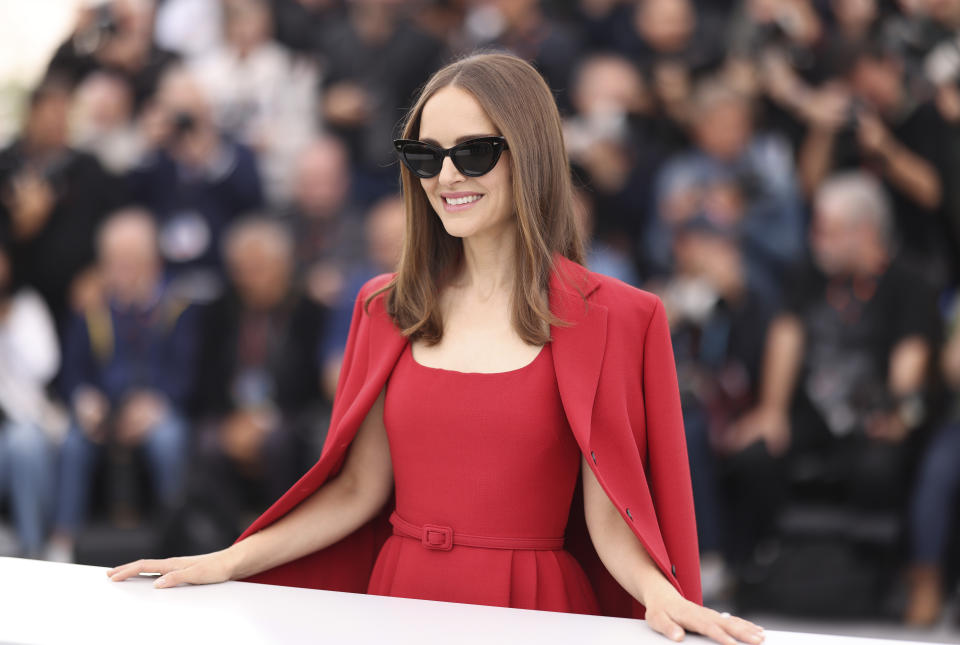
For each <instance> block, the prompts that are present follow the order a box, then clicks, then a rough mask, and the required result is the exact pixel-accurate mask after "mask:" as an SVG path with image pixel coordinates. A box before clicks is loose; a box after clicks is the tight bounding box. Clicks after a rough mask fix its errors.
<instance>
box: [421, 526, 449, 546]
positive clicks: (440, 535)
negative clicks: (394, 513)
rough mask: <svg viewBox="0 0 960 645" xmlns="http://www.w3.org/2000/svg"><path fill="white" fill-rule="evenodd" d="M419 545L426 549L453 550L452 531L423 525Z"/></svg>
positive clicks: (446, 528)
mask: <svg viewBox="0 0 960 645" xmlns="http://www.w3.org/2000/svg"><path fill="white" fill-rule="evenodd" d="M420 543H421V544H422V545H423V546H424V547H425V548H428V549H437V550H440V551H449V550H450V549H452V548H453V529H452V528H450V527H449V526H441V525H439V524H424V525H423V535H422V536H421V537H420Z"/></svg>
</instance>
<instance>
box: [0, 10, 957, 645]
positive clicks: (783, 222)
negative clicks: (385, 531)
mask: <svg viewBox="0 0 960 645" xmlns="http://www.w3.org/2000/svg"><path fill="white" fill-rule="evenodd" d="M0 14H2V15H0V42H2V43H3V45H2V51H3V56H2V57H0V417H2V425H0V554H6V555H19V556H23V557H31V558H43V559H50V560H57V561H68V562H79V563H87V564H97V565H109V566H114V565H116V564H118V563H120V562H124V561H127V560H130V559H135V558H139V557H148V556H151V555H152V556H156V557H164V556H168V555H179V554H184V553H191V552H194V553H195V552H205V551H209V550H215V549H219V548H223V547H225V546H228V545H229V544H230V543H232V541H233V540H234V539H235V538H236V536H237V535H238V534H239V533H240V532H241V531H242V530H243V529H244V528H246V526H247V525H248V523H249V522H250V521H251V520H252V519H253V518H255V517H256V516H257V515H258V514H259V513H261V512H262V511H263V510H264V509H265V508H266V507H267V506H268V505H269V504H270V503H271V502H272V501H274V500H275V499H276V498H277V497H279V496H280V494H282V493H283V492H284V491H285V490H286V489H287V488H288V487H289V486H290V485H291V484H293V482H295V481H296V480H297V479H298V478H299V477H300V475H301V474H302V473H303V472H305V471H306V470H307V469H308V468H309V467H310V465H312V464H313V463H314V462H315V460H316V459H317V457H318V456H319V454H320V451H321V449H322V447H323V442H324V436H325V433H326V428H327V423H328V419H329V412H330V404H331V400H332V396H333V392H334V389H335V386H336V380H337V374H338V370H339V363H340V360H341V354H342V351H343V346H344V343H345V339H346V333H347V329H348V327H349V322H350V315H351V308H352V303H353V300H354V297H355V295H356V293H357V290H358V289H359V287H360V285H361V284H363V282H364V281H365V280H366V279H368V278H369V277H371V276H373V275H376V274H378V273H380V272H383V271H389V270H391V269H392V268H393V267H394V265H395V263H396V261H397V259H398V253H399V249H400V245H401V236H402V234H403V227H404V213H403V206H402V202H401V201H400V199H399V181H398V177H399V173H398V166H397V162H396V160H395V158H394V157H393V156H392V155H393V153H392V146H391V139H392V138H393V137H394V136H396V135H397V133H398V126H399V123H400V120H401V119H402V117H403V115H404V113H405V110H406V108H408V107H409V106H410V105H411V104H412V102H413V99H414V96H415V94H416V91H417V89H418V88H419V86H420V85H421V84H422V83H424V82H425V81H426V79H427V78H428V76H429V75H430V73H431V72H433V71H434V70H435V69H437V68H438V67H439V66H441V65H443V64H444V63H445V62H447V61H449V60H451V59H452V58H453V57H456V56H459V55H462V54H464V53H469V52H472V51H475V50H477V49H479V48H483V49H487V50H493V49H497V50H509V51H512V52H514V53H516V54H518V55H520V56H523V57H524V58H526V59H528V60H530V61H531V62H533V63H534V64H535V65H536V66H537V68H538V69H539V70H540V71H541V72H542V73H543V75H544V76H545V77H546V79H547V80H548V82H549V84H550V86H551V87H552V89H553V90H554V93H555V96H556V100H557V103H558V105H559V107H560V110H561V113H562V115H563V117H564V124H565V126H564V127H565V137H566V144H567V149H568V152H569V155H570V159H571V161H572V164H573V168H574V174H575V178H574V179H575V185H576V200H577V206H578V209H577V210H578V216H579V218H580V223H581V224H582V226H583V230H584V233H585V235H586V236H587V239H588V240H589V265H590V267H591V268H592V269H594V270H596V271H599V272H602V273H605V274H608V275H611V276H614V277H617V278H619V279H622V280H624V281H626V282H629V283H631V284H633V285H636V286H638V287H641V288H644V289H648V290H651V291H654V292H656V293H657V294H658V295H660V296H661V298H663V300H664V303H665V305H666V307H667V310H668V317H669V319H670V322H671V326H672V332H673V344H674V351H675V354H676V360H677V370H678V375H679V379H680V387H681V396H682V403H683V408H684V420H685V426H686V433H687V446H688V451H689V455H690V461H691V470H692V474H693V484H694V495H695V502H696V510H697V523H698V528H699V531H700V547H701V559H702V574H703V575H702V577H703V586H704V595H705V602H706V603H707V604H709V605H711V606H713V607H716V608H728V609H730V610H732V611H737V612H738V613H741V614H743V615H745V616H748V617H751V618H754V619H757V620H760V621H761V622H762V623H763V624H764V625H765V626H766V627H768V628H774V629H776V628H779V629H795V630H802V631H829V632H835V633H849V634H866V635H880V636H886V637H894V638H896V637H903V638H911V639H915V640H930V641H941V642H956V640H957V638H958V637H960V601H958V578H960V535H958V534H960V526H958V525H960V522H958V521H957V519H958V517H960V499H958V494H957V493H958V489H960V301H958V300H957V285H958V283H960V253H958V250H960V186H958V182H956V181H955V178H956V176H957V172H958V170H960V0H711V1H707V0H565V1H563V0H557V1H546V0H543V1H538V0H409V1H401V0H340V1H338V0H111V1H109V2H89V1H87V0H45V1H44V2H37V3H20V2H18V3H11V2H8V3H5V4H4V6H3V8H2V9H0Z"/></svg>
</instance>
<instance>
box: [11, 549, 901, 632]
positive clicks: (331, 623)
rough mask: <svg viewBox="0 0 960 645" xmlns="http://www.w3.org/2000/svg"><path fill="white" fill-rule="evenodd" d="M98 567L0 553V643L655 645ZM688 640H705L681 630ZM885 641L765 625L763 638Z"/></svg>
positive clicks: (502, 616) (424, 605)
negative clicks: (168, 582) (171, 582)
mask: <svg viewBox="0 0 960 645" xmlns="http://www.w3.org/2000/svg"><path fill="white" fill-rule="evenodd" d="M105 571H106V569H105V568H103V567H90V566H83V565H74V564H59V563H53V562H43V561H38V560H25V559H19V558H0V643H4V644H5V643H36V644H47V643H58V644H59V643H71V644H74V645H83V644H85V643H95V644H97V645H110V644H113V643H118V644H120V643H122V644H123V645H130V644H134V645H142V644H147V643H164V644H165V645H179V644H181V643H194V642H196V643H225V644H228V645H241V644H246V643H251V644H253V643H256V644H263V643H282V644H288V643H320V642H322V643H332V644H337V645H340V644H353V643H357V644H361V645H365V644H368V643H369V644H374V643H375V644H377V645H380V644H382V643H390V644H391V645H400V644H406V643H410V644H411V645H414V644H415V645H427V644H430V643H441V644H443V645H459V644H466V645H470V644H473V643H477V644H479V643H483V644H484V645H490V644H491V643H493V644H496V645H512V644H514V643H516V644H520V643H523V644H528V643H544V644H549V645H560V644H571V645H573V644H576V645H592V644H594V643H603V644H605V645H607V644H608V645H620V644H621V643H622V644H624V645H626V644H627V643H629V644H630V645H665V644H666V643H671V642H673V641H670V640H668V639H667V638H665V637H663V636H661V635H660V634H658V633H656V632H654V631H653V630H652V629H650V628H649V627H648V626H647V624H646V622H645V621H642V620H632V619H626V618H610V617H605V616H584V615H580V614H564V613H558V612H549V611H532V610H526V609H504V608H500V607H486V606H482V605H467V604H460V603H451V602H437V601H429V600H411V599H408V598H390V597H386V596H372V595H371V596H368V595H366V594H352V593H341V592H335V591H317V590H313V589H299V588H293V587H282V586H276V585H261V584H253V583H247V582H227V583H223V584H217V585H200V586H192V585H182V586H179V587H175V588H173V589H155V588H154V587H153V580H154V577H147V576H140V577H137V578H133V579H128V580H126V581H124V582H112V581H111V580H110V579H109V578H107V575H106V573H105ZM684 642H685V643H689V644H690V645H702V644H704V643H713V641H710V640H708V639H706V638H704V637H702V636H699V635H693V634H688V635H687V636H686V638H685V639H684ZM906 642H907V641H889V640H877V639H866V638H852V637H842V636H824V635H814V634H804V633H798V632H785V631H769V630H768V631H767V638H766V641H765V643H766V644H767V645H801V644H802V645H881V644H890V645H892V644H893V643H899V644H903V643H906Z"/></svg>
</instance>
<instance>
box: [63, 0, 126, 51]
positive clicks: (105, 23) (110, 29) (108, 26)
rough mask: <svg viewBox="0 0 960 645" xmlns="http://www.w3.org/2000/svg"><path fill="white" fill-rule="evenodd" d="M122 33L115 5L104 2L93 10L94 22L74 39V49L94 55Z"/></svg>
mask: <svg viewBox="0 0 960 645" xmlns="http://www.w3.org/2000/svg"><path fill="white" fill-rule="evenodd" d="M119 32H120V22H119V20H117V15H116V13H114V10H113V5H112V4H111V3H110V2H104V3H102V4H99V5H97V7H96V8H95V9H94V10H93V20H92V21H91V23H90V26H88V27H87V28H86V29H84V30H83V31H81V32H79V33H77V35H76V36H75V37H74V47H75V48H76V50H77V51H78V52H79V53H80V54H86V55H89V54H92V53H93V52H95V51H97V50H98V49H99V48H100V47H101V46H103V44H104V43H105V42H107V41H108V40H110V39H111V38H113V37H114V36H116V35H117V34H118V33H119Z"/></svg>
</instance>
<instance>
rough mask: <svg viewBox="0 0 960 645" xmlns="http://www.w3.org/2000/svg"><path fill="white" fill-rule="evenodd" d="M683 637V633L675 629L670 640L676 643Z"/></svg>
mask: <svg viewBox="0 0 960 645" xmlns="http://www.w3.org/2000/svg"><path fill="white" fill-rule="evenodd" d="M681 636H683V632H682V631H680V630H679V629H675V630H673V631H672V632H671V633H670V638H672V639H673V640H675V641H676V640H680V637H681Z"/></svg>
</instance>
